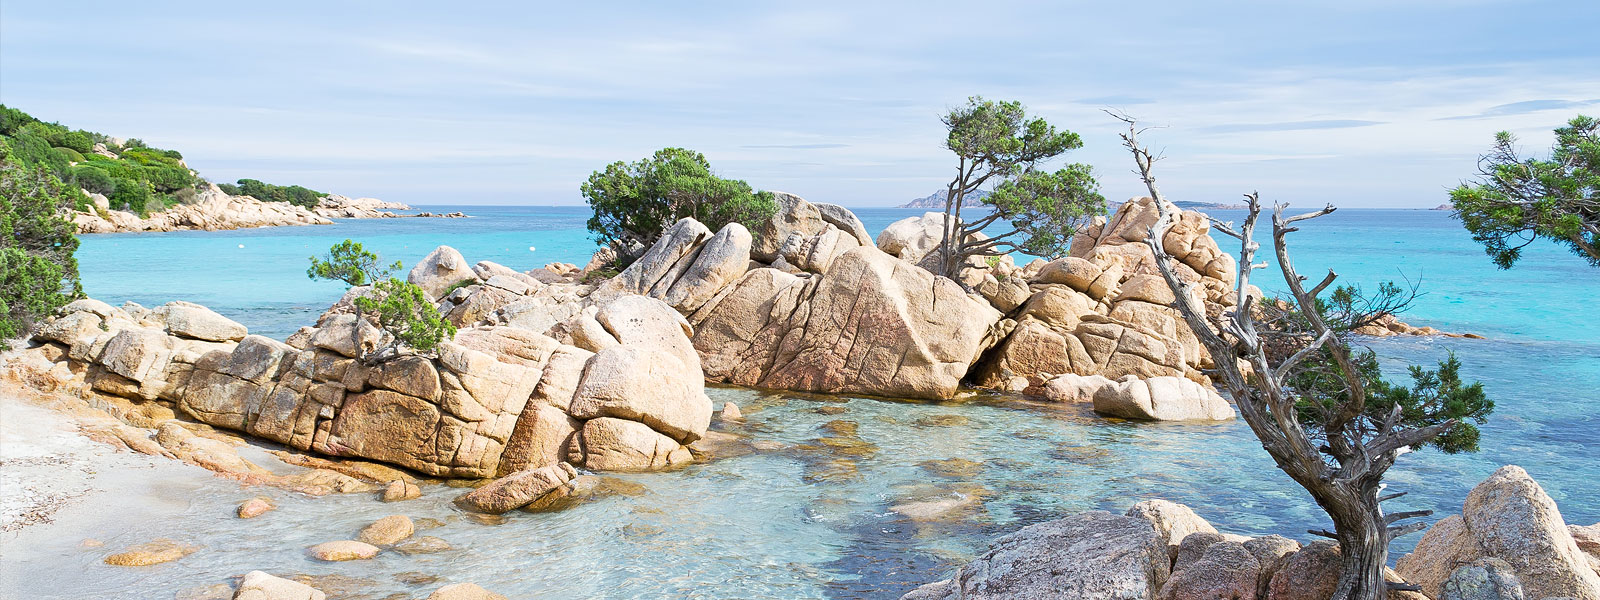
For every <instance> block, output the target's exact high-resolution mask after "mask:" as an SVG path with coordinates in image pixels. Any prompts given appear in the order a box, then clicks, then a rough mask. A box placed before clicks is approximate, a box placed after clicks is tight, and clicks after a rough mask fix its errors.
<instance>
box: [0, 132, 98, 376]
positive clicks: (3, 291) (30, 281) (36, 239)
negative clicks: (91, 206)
mask: <svg viewBox="0 0 1600 600" xmlns="http://www.w3.org/2000/svg"><path fill="white" fill-rule="evenodd" d="M80 195H81V193H80V192H78V191H77V190H76V189H73V188H70V187H68V186H66V185H64V184H62V183H61V181H60V180H59V179H57V178H56V176H55V175H53V174H51V173H50V171H49V170H47V169H46V168H44V167H43V166H40V165H30V164H25V163H24V162H22V161H21V160H19V158H18V157H16V156H14V155H13V149H12V147H11V144H10V143H8V142H6V141H4V140H0V350H4V349H7V348H8V346H7V342H6V341H7V340H10V339H12V338H16V337H21V336H25V335H27V334H28V332H29V331H30V330H31V329H32V328H33V325H34V324H35V323H36V322H37V321H38V320H39V319H41V318H43V317H45V316H46V315H49V314H50V313H51V312H54V311H55V310H56V309H57V308H60V307H61V306H62V305H63V304H66V303H67V302H68V301H70V300H72V299H73V298H75V297H78V296H80V295H82V293H83V289H82V287H81V286H80V285H79V283H78V261H77V259H76V258H74V256H73V254H74V252H76V251H77V249H78V238H77V236H75V235H74V233H75V231H76V227H75V226H74V225H73V223H72V221H71V220H69V219H68V218H67V216H66V215H68V214H70V211H71V210H72V207H73V206H74V205H75V204H76V203H77V201H78V196H80Z"/></svg>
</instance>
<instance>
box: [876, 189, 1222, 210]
mask: <svg viewBox="0 0 1600 600" xmlns="http://www.w3.org/2000/svg"><path fill="white" fill-rule="evenodd" d="M988 195H989V192H988V191H986V190H978V191H975V192H972V193H971V194H967V197H966V198H963V199H962V201H961V207H962V208H973V207H979V206H983V199H984V198H985V197H988ZM944 199H945V190H938V191H936V192H934V193H932V194H928V195H927V196H923V197H921V198H917V199H916V200H912V201H910V202H907V203H905V204H901V205H900V206H898V207H896V208H924V209H929V210H944ZM1121 204H1122V203H1121V202H1117V203H1113V204H1112V205H1111V206H1108V207H1106V208H1107V209H1108V210H1112V211H1115V210H1116V209H1117V206H1120V205H1121ZM1173 204H1176V205H1178V208H1182V209H1186V210H1244V209H1245V208H1248V207H1246V206H1245V205H1243V204H1222V203H1217V202H1187V201H1177V202H1173Z"/></svg>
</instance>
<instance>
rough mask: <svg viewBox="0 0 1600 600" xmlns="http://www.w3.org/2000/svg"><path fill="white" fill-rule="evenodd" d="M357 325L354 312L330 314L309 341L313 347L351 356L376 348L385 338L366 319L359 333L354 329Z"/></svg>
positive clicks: (363, 353) (360, 354) (361, 354)
mask: <svg viewBox="0 0 1600 600" xmlns="http://www.w3.org/2000/svg"><path fill="white" fill-rule="evenodd" d="M355 326H356V316H355V315H353V314H348V313H341V314H334V315H329V316H328V318H327V319H325V320H323V321H322V324H321V326H319V327H317V328H316V330H315V331H313V332H312V333H311V337H310V339H309V340H308V343H309V344H310V345H311V347H314V348H322V349H324V350H329V351H332V352H336V353H338V354H340V355H342V356H347V357H350V358H355V357H358V356H363V355H365V354H367V353H369V352H372V351H373V350H376V349H377V348H378V344H379V343H380V342H381V341H382V339H383V332H382V331H381V330H379V329H378V328H377V327H376V326H374V325H373V324H372V323H370V322H368V321H365V320H363V321H362V322H361V330H360V332H359V333H357V332H355V331H353V329H354V328H355Z"/></svg>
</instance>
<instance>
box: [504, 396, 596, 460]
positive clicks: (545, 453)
mask: <svg viewBox="0 0 1600 600" xmlns="http://www.w3.org/2000/svg"><path fill="white" fill-rule="evenodd" d="M582 426H583V424H582V423H579V422H578V421H577V420H576V419H573V418H572V417H571V416H569V415H567V413H566V412H563V411H562V410H561V409H559V408H556V407H554V406H550V405H549V404H544V403H529V405H528V406H527V408H524V409H523V411H522V415H521V416H519V417H517V428H516V430H514V431H512V432H511V439H509V440H507V441H506V449H505V452H503V453H501V454H500V475H501V476H502V477H503V476H506V475H510V474H511V473H515V472H517V471H521V470H523V469H529V468H538V467H543V466H548V465H553V464H556V463H558V462H561V461H563V460H565V459H566V454H567V446H568V444H570V443H571V442H572V436H573V435H575V434H576V433H577V431H578V428H579V427H582Z"/></svg>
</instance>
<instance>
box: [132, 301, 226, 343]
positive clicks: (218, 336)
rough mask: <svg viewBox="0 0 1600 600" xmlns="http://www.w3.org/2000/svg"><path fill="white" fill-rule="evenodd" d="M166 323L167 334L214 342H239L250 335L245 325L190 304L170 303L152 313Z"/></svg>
mask: <svg viewBox="0 0 1600 600" xmlns="http://www.w3.org/2000/svg"><path fill="white" fill-rule="evenodd" d="M151 312H152V313H155V314H157V315H159V316H160V318H161V320H162V321H163V322H165V323H166V328H167V333H170V334H172V335H176V336H180V337H186V338H193V339H197V340H206V341H212V342H237V341H239V340H242V339H244V336H245V335H246V334H248V333H249V331H248V330H246V329H245V327H244V325H240V324H239V323H237V322H235V321H234V320H233V319H229V318H227V317H224V316H222V315H219V314H217V313H216V312H214V311H212V310H211V309H209V308H206V307H204V306H200V305H198V304H190V303H188V302H169V303H167V304H163V305H161V306H158V307H156V308H155V309H154V310H152V311H151Z"/></svg>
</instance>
